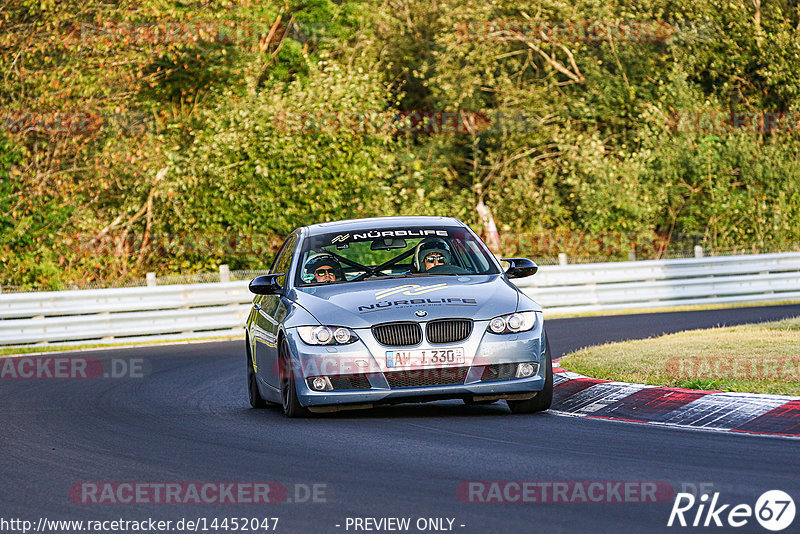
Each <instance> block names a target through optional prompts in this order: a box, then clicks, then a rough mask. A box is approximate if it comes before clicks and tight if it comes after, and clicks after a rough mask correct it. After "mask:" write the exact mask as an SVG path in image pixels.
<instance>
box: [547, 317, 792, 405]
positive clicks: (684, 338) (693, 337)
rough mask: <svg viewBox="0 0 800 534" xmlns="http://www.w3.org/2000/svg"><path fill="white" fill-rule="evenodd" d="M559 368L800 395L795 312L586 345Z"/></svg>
mask: <svg viewBox="0 0 800 534" xmlns="http://www.w3.org/2000/svg"><path fill="white" fill-rule="evenodd" d="M561 365H562V367H564V368H566V369H569V370H570V371H574V372H576V373H580V374H583V375H586V376H591V377H592V378H600V379H606V380H615V381H620V382H634V383H638V384H652V385H657V386H672V387H682V388H689V389H702V390H712V391H740V392H747V393H772V394H777V395H800V317H795V318H792V319H784V320H782V321H776V322H770V323H760V324H753V325H740V326H733V327H724V328H711V329H707V330H691V331H687V332H679V333H677V334H669V335H664V336H661V337H657V338H651V339H643V340H636V341H624V342H619V343H607V344H605V345H598V346H595V347H588V348H585V349H581V350H579V351H576V352H573V353H572V354H568V355H567V356H564V357H563V358H562V360H561Z"/></svg>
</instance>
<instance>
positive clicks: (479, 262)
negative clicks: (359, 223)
mask: <svg viewBox="0 0 800 534" xmlns="http://www.w3.org/2000/svg"><path fill="white" fill-rule="evenodd" d="M299 265H300V268H299V269H298V272H297V276H296V280H295V284H296V285H298V286H304V285H318V284H329V283H349V282H358V281H361V280H367V279H374V278H407V277H422V276H433V275H437V276H440V275H454V276H458V275H478V274H496V273H498V272H499V271H498V269H497V267H496V266H495V263H494V262H493V261H492V260H491V258H490V256H489V251H488V249H487V248H486V246H485V245H484V244H483V243H482V242H480V241H479V240H477V239H475V237H474V236H473V234H472V233H471V232H469V231H468V230H466V229H464V228H460V227H414V228H408V227H405V228H381V229H378V230H370V231H357V232H354V231H351V232H337V233H330V234H322V235H316V236H310V237H307V238H306V239H305V240H304V241H303V249H302V251H301V256H300V264H299Z"/></svg>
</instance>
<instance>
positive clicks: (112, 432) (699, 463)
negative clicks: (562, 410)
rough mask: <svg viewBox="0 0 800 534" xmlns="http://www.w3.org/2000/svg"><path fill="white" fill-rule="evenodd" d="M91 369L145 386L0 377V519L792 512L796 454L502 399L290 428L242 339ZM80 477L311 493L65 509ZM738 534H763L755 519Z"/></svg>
mask: <svg viewBox="0 0 800 534" xmlns="http://www.w3.org/2000/svg"><path fill="white" fill-rule="evenodd" d="M795 315H800V306H780V307H764V308H740V309H729V310H713V311H698V312H680V313H662V314H646V315H621V316H612V317H586V318H575V319H558V320H550V321H548V332H549V335H550V338H551V344H552V348H553V351H554V355H559V354H562V353H566V352H569V351H571V350H574V349H576V348H578V347H581V346H585V345H591V344H596V343H600V342H604V341H613V340H619V339H625V338H642V337H648V336H653V335H658V334H661V333H664V332H674V331H679V330H684V329H691V328H703V327H709V326H714V325H716V324H727V325H732V324H738V323H743V322H758V321H763V320H771V319H777V318H780V317H789V316H795ZM87 354H89V353H87ZM90 355H91V356H92V357H97V358H100V359H104V360H105V359H111V358H115V359H129V358H137V359H142V360H144V369H145V376H144V377H142V378H124V379H97V380H0V519H6V520H7V519H9V518H20V519H27V520H31V521H33V522H34V523H36V521H37V520H38V519H39V518H40V517H46V518H48V519H84V520H114V519H127V520H141V519H146V518H148V517H152V518H155V519H163V520H173V521H175V520H178V519H180V518H182V517H185V518H190V519H196V518H198V517H206V518H208V520H209V521H210V520H211V519H212V518H214V517H216V518H219V519H220V520H221V519H222V518H224V517H234V516H236V517H279V518H280V521H279V523H278V527H277V529H276V531H277V532H285V533H295V532H311V533H316V532H321V533H336V532H355V530H353V528H352V527H351V528H350V529H349V530H346V528H345V525H346V518H348V517H351V518H352V517H375V518H380V517H410V518H412V528H411V529H410V530H408V532H418V530H417V529H416V528H415V527H414V521H416V520H417V518H423V517H448V518H454V519H455V521H454V526H453V531H454V532H462V533H493V532H498V533H527V532H614V533H622V532H660V531H696V530H703V531H706V532H708V531H719V532H725V531H730V530H732V529H731V528H730V527H726V528H715V527H707V528H699V529H693V528H679V527H673V528H667V526H666V523H667V519H668V517H669V513H670V510H671V507H672V499H671V498H670V499H668V500H666V501H665V502H660V503H655V504H653V503H636V504H632V503H618V502H614V503H557V504H540V503H501V504H500V503H475V502H463V501H461V500H459V498H458V495H457V488H458V487H459V484H461V483H462V482H465V481H506V480H513V481H542V482H558V481H658V482H666V483H668V484H670V485H671V487H672V488H673V489H674V491H675V492H678V491H681V489H682V488H688V489H691V488H694V487H699V486H700V485H701V484H705V486H704V487H705V489H707V490H708V489H711V491H712V492H719V493H720V497H719V502H720V503H730V504H739V503H745V504H749V505H750V506H753V505H754V504H755V502H756V499H757V498H758V496H759V495H761V494H762V493H763V492H764V491H766V490H771V489H781V490H783V491H785V492H787V493H789V494H790V495H792V496H793V497H794V499H795V502H797V504H798V505H800V477H798V473H800V441H799V440H791V439H784V438H779V437H769V436H752V435H739V434H730V433H715V432H702V431H693V430H685V429H680V428H663V427H657V426H648V425H641V424H631V423H624V422H616V421H605V420H598V419H589V418H571V417H562V416H557V415H554V414H550V413H545V414H539V415H533V416H512V415H510V414H509V413H508V411H507V409H506V407H505V405H504V404H503V403H498V404H496V405H491V406H476V407H466V406H463V405H462V404H461V403H460V402H455V401H453V402H439V403H432V404H426V405H402V406H394V407H387V408H378V409H374V410H371V411H366V412H349V413H343V414H337V415H335V416H329V417H322V418H316V419H310V420H288V419H286V418H285V417H283V415H282V414H281V413H280V412H279V410H278V409H277V408H275V409H266V410H252V409H250V408H249V405H248V404H247V395H246V389H245V379H244V354H243V347H242V343H241V342H217V343H205V344H192V345H169V346H154V347H146V348H136V349H119V350H109V351H93V352H91V353H90ZM85 481H94V482H104V481H114V482H123V481H124V482H172V481H230V482H233V481H242V482H264V481H275V482H279V483H281V484H283V485H284V486H286V487H287V488H288V490H289V495H288V496H289V498H290V499H292V500H296V497H295V496H294V492H295V491H300V493H305V492H304V491H302V488H304V487H305V486H303V485H311V484H324V485H325V486H324V498H320V499H318V501H320V502H304V503H297V502H283V503H280V504H274V505H247V504H236V505H224V506H222V505H200V504H180V505H176V504H128V505H110V504H94V505H91V504H76V503H74V502H72V501H71V500H70V496H69V490H70V487H71V486H72V485H73V484H76V483H80V482H85ZM297 485H299V486H297ZM296 488H300V490H297V489H296ZM321 501H324V502H321ZM695 511H696V507H695V508H693V509H692V514H691V515H688V514H687V518H688V519H690V520H691V519H693V515H694V512H695ZM722 517H723V520H724V517H725V515H724V514H723V516H722ZM336 525H340V526H339V527H337V526H336ZM461 525H464V526H461ZM798 525H800V518H797V519H795V521H794V523H793V524H792V526H791V527H790V528H789V529H788V530H786V531H785V532H798V530H800V529H799V528H798ZM3 531H8V532H10V531H12V530H10V529H3ZM736 531H737V532H767V531H766V530H764V529H763V528H761V527H760V526H759V525H758V523H756V521H755V520H754V519H753V518H751V519H750V520H749V522H748V524H747V525H746V526H744V527H742V528H738V529H736ZM209 532H213V531H209ZM360 532H364V530H360Z"/></svg>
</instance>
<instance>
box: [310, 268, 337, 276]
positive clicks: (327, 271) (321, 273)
mask: <svg viewBox="0 0 800 534" xmlns="http://www.w3.org/2000/svg"><path fill="white" fill-rule="evenodd" d="M314 274H315V275H317V276H325V275H327V274H330V275H333V276H336V271H334V270H333V269H331V268H328V269H317V270H316V271H314Z"/></svg>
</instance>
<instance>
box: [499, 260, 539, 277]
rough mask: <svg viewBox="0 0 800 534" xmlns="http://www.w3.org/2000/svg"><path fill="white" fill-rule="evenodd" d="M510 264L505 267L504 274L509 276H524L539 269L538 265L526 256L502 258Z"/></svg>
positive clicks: (530, 274) (532, 273) (531, 274)
mask: <svg viewBox="0 0 800 534" xmlns="http://www.w3.org/2000/svg"><path fill="white" fill-rule="evenodd" d="M503 261H507V262H508V263H509V264H510V265H509V266H508V269H506V276H508V277H509V278H525V277H526V276H533V275H534V274H536V271H538V270H539V266H538V265H536V263H534V262H533V260H529V259H528V258H503Z"/></svg>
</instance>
